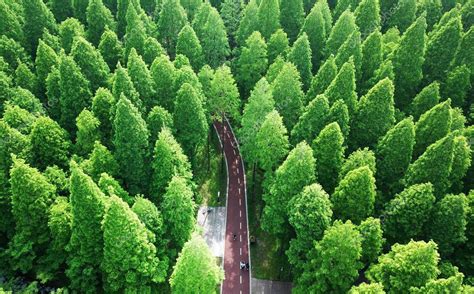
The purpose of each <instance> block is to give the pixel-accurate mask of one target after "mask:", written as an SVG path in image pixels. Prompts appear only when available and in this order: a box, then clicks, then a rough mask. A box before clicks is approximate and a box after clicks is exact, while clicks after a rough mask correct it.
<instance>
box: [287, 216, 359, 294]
mask: <svg viewBox="0 0 474 294" xmlns="http://www.w3.org/2000/svg"><path fill="white" fill-rule="evenodd" d="M309 254H310V260H309V262H308V263H306V264H305V266H304V272H303V274H302V276H301V277H300V278H299V279H298V281H297V283H296V284H297V285H296V291H297V292H301V293H304V292H306V291H309V292H314V293H327V292H335V293H336V292H337V293H345V292H347V291H348V290H349V289H350V287H351V286H352V284H353V283H354V281H355V280H356V279H357V277H358V275H359V272H358V271H359V270H360V269H361V268H362V267H363V264H362V263H361V262H360V261H359V259H360V257H361V256H362V238H361V236H360V233H359V232H358V231H357V227H356V226H355V225H353V224H352V223H351V222H350V221H347V222H346V223H342V222H341V221H336V222H334V224H333V225H332V226H331V227H330V228H328V229H327V230H326V231H325V232H324V237H323V239H322V240H321V241H318V242H315V245H314V247H313V248H312V250H311V252H310V253H309Z"/></svg>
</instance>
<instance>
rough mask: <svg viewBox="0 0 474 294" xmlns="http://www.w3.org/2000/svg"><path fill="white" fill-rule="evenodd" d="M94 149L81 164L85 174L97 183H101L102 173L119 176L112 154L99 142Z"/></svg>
mask: <svg viewBox="0 0 474 294" xmlns="http://www.w3.org/2000/svg"><path fill="white" fill-rule="evenodd" d="M92 148H93V149H92V152H91V153H90V156H89V158H88V159H87V160H85V161H83V163H82V164H81V165H82V168H83V169H84V172H86V173H87V174H88V175H89V176H90V177H91V178H92V179H93V180H94V181H96V182H99V180H100V178H101V175H102V173H107V174H108V175H110V176H112V177H115V176H117V175H118V174H119V173H118V169H119V166H118V163H117V161H116V160H115V157H114V156H113V154H112V152H110V151H109V150H108V149H107V147H105V146H104V145H102V144H101V143H100V142H99V141H95V142H93V147H92ZM117 196H120V195H117ZM124 200H125V199H124Z"/></svg>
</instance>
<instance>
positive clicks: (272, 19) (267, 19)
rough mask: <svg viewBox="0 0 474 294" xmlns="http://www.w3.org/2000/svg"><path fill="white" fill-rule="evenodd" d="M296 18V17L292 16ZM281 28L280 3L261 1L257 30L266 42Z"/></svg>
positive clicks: (269, 0) (276, 1)
mask: <svg viewBox="0 0 474 294" xmlns="http://www.w3.org/2000/svg"><path fill="white" fill-rule="evenodd" d="M292 17H294V15H293V16H292ZM279 28H280V1H278V0H261V1H260V4H259V6H258V25H257V29H258V30H259V31H260V33H262V36H263V37H264V38H265V40H268V39H270V36H271V35H272V34H273V33H274V32H275V31H276V30H278V29H279Z"/></svg>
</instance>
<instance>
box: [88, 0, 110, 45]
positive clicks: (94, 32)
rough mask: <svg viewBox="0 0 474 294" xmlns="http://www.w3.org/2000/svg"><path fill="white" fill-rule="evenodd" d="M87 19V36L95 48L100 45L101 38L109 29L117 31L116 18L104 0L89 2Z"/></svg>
mask: <svg viewBox="0 0 474 294" xmlns="http://www.w3.org/2000/svg"><path fill="white" fill-rule="evenodd" d="M86 18H87V36H88V39H89V41H90V42H91V43H92V44H94V45H95V46H98V45H99V41H100V38H101V36H102V34H103V33H104V32H105V30H106V29H107V28H109V29H111V30H115V21H114V17H113V15H112V13H111V12H110V10H109V9H108V8H107V7H106V6H105V5H104V3H103V2H102V0H92V1H89V4H88V5H87V14H86Z"/></svg>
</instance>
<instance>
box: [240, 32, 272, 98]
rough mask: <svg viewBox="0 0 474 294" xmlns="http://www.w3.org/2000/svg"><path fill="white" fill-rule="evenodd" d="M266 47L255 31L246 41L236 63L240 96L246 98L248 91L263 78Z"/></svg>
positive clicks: (265, 63) (265, 66)
mask: <svg viewBox="0 0 474 294" xmlns="http://www.w3.org/2000/svg"><path fill="white" fill-rule="evenodd" d="M267 66H268V59H267V45H266V44H265V40H264V39H263V38H262V35H261V34H260V33H259V32H258V31H256V32H254V33H253V34H252V35H250V37H249V38H248V39H247V41H246V46H245V47H244V48H243V49H242V52H241V54H240V56H239V59H238V61H237V69H238V73H239V74H238V75H237V80H238V81H239V86H240V88H241V89H242V90H241V92H242V94H243V95H244V96H245V97H247V96H248V95H249V93H250V90H252V89H253V87H254V86H255V84H256V83H257V82H258V81H259V80H260V79H261V78H262V77H263V75H264V74H265V72H266V70H267Z"/></svg>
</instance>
